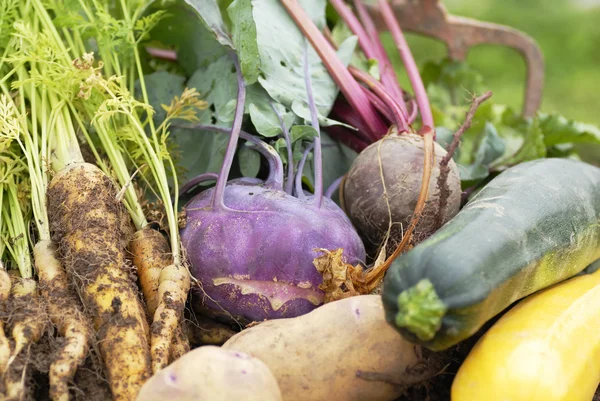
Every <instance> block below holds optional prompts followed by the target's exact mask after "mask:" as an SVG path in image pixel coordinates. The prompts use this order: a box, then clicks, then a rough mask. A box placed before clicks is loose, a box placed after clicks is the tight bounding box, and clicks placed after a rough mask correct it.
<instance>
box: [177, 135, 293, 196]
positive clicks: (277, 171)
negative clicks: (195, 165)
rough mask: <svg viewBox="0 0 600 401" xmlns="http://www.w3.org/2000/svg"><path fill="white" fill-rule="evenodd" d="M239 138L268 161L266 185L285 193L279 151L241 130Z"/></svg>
mask: <svg viewBox="0 0 600 401" xmlns="http://www.w3.org/2000/svg"><path fill="white" fill-rule="evenodd" d="M173 126H177V127H182V128H193V129H198V130H206V131H215V132H221V133H223V134H231V130H228V129H227V128H221V127H215V126H214V125H200V124H197V125H193V126H190V125H176V124H173ZM239 136H240V138H242V139H244V140H246V141H248V142H251V143H252V144H253V145H254V147H255V149H256V151H257V152H258V153H260V154H261V155H263V156H264V157H265V158H266V159H267V162H268V163H269V176H268V177H267V179H266V180H265V185H266V186H268V187H270V188H273V189H276V190H278V191H283V162H282V161H281V157H279V154H278V153H277V151H276V150H275V149H274V148H273V147H272V146H271V145H269V144H267V143H265V142H263V141H261V140H260V139H258V138H257V137H255V136H254V135H251V134H249V133H247V132H245V131H242V130H240V131H239ZM211 174H215V173H211ZM215 176H217V174H215Z"/></svg>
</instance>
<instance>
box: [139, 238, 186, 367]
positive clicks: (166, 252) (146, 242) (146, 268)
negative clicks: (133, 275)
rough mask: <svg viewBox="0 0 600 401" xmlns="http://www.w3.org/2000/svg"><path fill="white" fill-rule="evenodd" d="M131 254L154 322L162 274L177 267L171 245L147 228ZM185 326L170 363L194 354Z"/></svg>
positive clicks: (177, 333) (175, 340)
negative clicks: (165, 268) (165, 270)
mask: <svg viewBox="0 0 600 401" xmlns="http://www.w3.org/2000/svg"><path fill="white" fill-rule="evenodd" d="M129 250H130V252H131V254H132V256H133V264H134V265H135V266H136V268H137V271H138V276H139V281H140V287H141V289H142V293H143V294H144V299H145V301H146V310H147V312H148V315H149V319H150V321H152V320H154V316H155V313H156V309H157V308H158V305H159V304H160V302H159V301H160V300H159V292H158V291H159V286H160V278H161V273H162V270H163V268H164V267H165V266H170V265H171V264H172V263H173V257H172V255H171V250H170V247H169V242H168V241H167V239H166V238H165V237H164V236H163V235H162V234H161V233H160V232H158V231H156V230H154V229H152V228H150V227H149V226H146V227H144V228H142V229H141V230H138V231H137V232H136V233H135V234H134V237H133V239H132V240H131V243H130V246H129ZM184 301H185V300H184ZM179 320H182V319H179ZM161 321H162V319H161ZM182 324H183V322H182V323H181V324H180V325H179V327H178V328H177V329H176V331H175V333H174V335H173V339H172V343H171V347H170V358H169V362H173V361H174V360H176V359H178V358H179V357H181V356H182V355H183V354H185V353H186V352H188V351H189V350H190V345H189V340H188V338H187V336H186V335H185V331H184V330H183V329H182V327H181V326H182ZM156 326H157V325H155V327H156ZM161 349H162V348H161ZM157 351H158V350H157ZM153 355H154V354H153ZM155 359H156V358H155Z"/></svg>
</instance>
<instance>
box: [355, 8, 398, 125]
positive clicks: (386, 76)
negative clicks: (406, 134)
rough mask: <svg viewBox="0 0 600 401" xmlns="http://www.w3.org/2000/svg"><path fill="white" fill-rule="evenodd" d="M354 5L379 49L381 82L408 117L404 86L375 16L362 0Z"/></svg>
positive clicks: (377, 49)
mask: <svg viewBox="0 0 600 401" xmlns="http://www.w3.org/2000/svg"><path fill="white" fill-rule="evenodd" d="M354 7H355V8H356V12H357V13H358V16H359V18H360V20H361V22H362V24H363V26H364V27H365V30H366V31H367V34H368V35H369V37H370V38H371V40H372V41H373V44H374V45H375V49H376V51H377V54H378V57H377V59H378V60H379V72H380V74H381V82H382V83H383V85H384V86H385V87H386V89H388V91H390V94H391V95H392V97H393V98H394V99H395V100H396V102H397V103H398V104H399V105H400V107H401V108H402V112H403V113H404V116H405V117H408V111H407V108H406V106H405V105H404V93H403V92H402V88H400V84H399V83H398V76H397V75H396V71H394V68H393V67H392V62H391V60H390V58H389V57H388V55H387V53H386V52H385V49H384V48H383V44H382V43H381V40H380V39H379V32H378V31H377V27H376V26H375V22H373V18H371V15H370V14H369V12H368V11H367V8H366V7H365V5H364V4H363V2H362V0H354Z"/></svg>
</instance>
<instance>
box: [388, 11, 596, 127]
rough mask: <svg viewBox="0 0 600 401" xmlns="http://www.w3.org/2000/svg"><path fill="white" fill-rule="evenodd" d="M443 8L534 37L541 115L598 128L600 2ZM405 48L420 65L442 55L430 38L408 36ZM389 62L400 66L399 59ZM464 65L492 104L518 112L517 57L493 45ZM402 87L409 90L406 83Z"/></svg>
mask: <svg viewBox="0 0 600 401" xmlns="http://www.w3.org/2000/svg"><path fill="white" fill-rule="evenodd" d="M443 2H444V4H445V6H446V8H447V9H448V11H449V12H450V13H452V14H456V15H461V16H465V17H472V18H476V19H479V20H482V21H488V22H495V23H499V24H504V25H508V26H511V27H514V28H517V29H519V30H521V31H524V32H526V33H527V34H529V35H530V36H532V37H533V38H534V39H535V40H536V41H537V42H538V43H539V45H540V47H541V48H542V52H543V53H544V58H545V63H546V77H545V84H544V97H543V102H542V106H541V110H542V111H545V112H553V111H556V112H558V113H560V114H562V115H564V116H565V117H568V118H572V119H576V120H579V121H581V122H587V123H593V124H597V125H600V0H443ZM383 39H384V41H385V45H386V48H388V49H389V50H390V51H391V50H393V48H394V47H393V43H392V41H391V39H390V37H389V35H384V37H383ZM409 43H410V45H411V49H412V50H413V53H414V55H415V58H416V59H417V61H418V62H419V64H421V65H422V63H423V62H425V61H427V60H432V59H433V60H437V59H440V58H442V57H444V56H445V54H446V50H445V46H444V45H443V44H442V43H440V42H437V41H435V40H432V39H429V38H423V37H419V36H415V35H409ZM390 54H393V55H395V54H396V53H395V52H393V51H391V52H390ZM393 61H394V63H395V64H396V65H398V66H400V62H399V59H398V58H395V59H394V60H393ZM467 61H468V62H469V64H470V65H472V66H473V67H475V68H477V69H479V70H480V71H481V72H482V74H483V75H484V78H485V81H484V82H485V83H486V85H487V86H488V87H489V89H490V90H492V91H493V92H494V102H496V103H504V104H508V105H510V106H512V107H514V108H515V109H517V110H520V108H521V104H522V98H523V89H524V83H525V63H524V61H523V59H522V58H521V56H520V55H519V54H518V53H517V52H516V51H514V50H512V49H507V48H503V47H499V46H491V45H490V46H488V45H484V46H479V47H474V48H473V49H472V50H471V51H470V53H469V56H468V58H467ZM402 81H403V84H404V85H408V81H407V80H406V77H403V78H402Z"/></svg>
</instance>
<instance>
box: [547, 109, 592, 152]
mask: <svg viewBox="0 0 600 401" xmlns="http://www.w3.org/2000/svg"><path fill="white" fill-rule="evenodd" d="M538 116H539V119H540V128H541V129H542V131H543V132H544V142H545V144H546V146H547V147H550V146H555V145H558V144H564V143H589V144H597V145H598V144H600V129H599V128H598V127H595V126H593V125H588V124H581V123H578V122H576V121H573V120H569V119H567V118H565V117H563V116H561V115H558V114H542V113H539V114H538Z"/></svg>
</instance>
